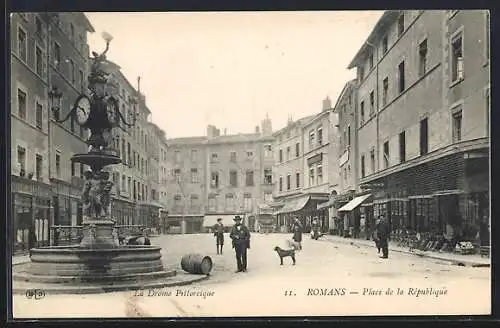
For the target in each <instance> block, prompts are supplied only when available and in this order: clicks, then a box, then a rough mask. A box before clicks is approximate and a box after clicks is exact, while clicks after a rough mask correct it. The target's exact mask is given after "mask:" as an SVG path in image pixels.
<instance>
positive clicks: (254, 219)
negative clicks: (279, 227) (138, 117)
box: [162, 118, 274, 233]
mask: <svg viewBox="0 0 500 328" xmlns="http://www.w3.org/2000/svg"><path fill="white" fill-rule="evenodd" d="M273 141H274V138H273V136H272V125H271V120H270V119H268V118H266V119H265V120H263V121H262V123H261V127H256V129H255V132H254V133H248V134H235V135H225V134H223V135H221V133H220V129H217V128H216V127H215V126H213V125H209V126H208V127H207V134H206V136H202V137H188V138H174V139H167V143H168V148H166V153H165V155H164V156H165V157H166V159H167V160H166V165H165V167H164V171H165V172H166V177H165V178H164V181H165V182H166V188H167V190H166V195H167V197H168V201H167V204H168V218H167V220H166V221H167V224H166V227H165V231H167V232H169V233H196V232H202V231H207V230H210V229H211V228H212V227H213V225H214V224H215V223H216V220H217V218H219V217H220V218H222V219H223V221H224V224H225V225H226V226H228V227H230V226H232V224H233V220H232V219H233V217H234V216H235V215H240V216H242V217H244V218H245V220H246V224H247V225H249V227H250V228H251V229H252V230H254V229H256V226H257V225H258V215H259V206H258V205H259V204H264V203H265V201H266V200H271V199H272V188H273V180H272V164H273V150H272V149H273ZM162 170H163V168H162Z"/></svg>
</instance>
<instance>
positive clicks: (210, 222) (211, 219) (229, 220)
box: [203, 214, 243, 227]
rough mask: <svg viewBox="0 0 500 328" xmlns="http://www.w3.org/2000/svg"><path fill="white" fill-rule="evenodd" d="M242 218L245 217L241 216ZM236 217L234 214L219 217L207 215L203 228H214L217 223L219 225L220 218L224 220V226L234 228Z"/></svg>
mask: <svg viewBox="0 0 500 328" xmlns="http://www.w3.org/2000/svg"><path fill="white" fill-rule="evenodd" d="M240 216H241V217H242V218H243V216H242V215H240ZM234 217H235V215H234V214H230V215H228V214H223V215H217V214H213V215H205V217H204V218H203V226H204V227H213V226H214V225H215V224H216V223H217V219H218V218H221V219H222V224H223V225H225V226H229V227H230V226H233V225H234V220H233V219H234Z"/></svg>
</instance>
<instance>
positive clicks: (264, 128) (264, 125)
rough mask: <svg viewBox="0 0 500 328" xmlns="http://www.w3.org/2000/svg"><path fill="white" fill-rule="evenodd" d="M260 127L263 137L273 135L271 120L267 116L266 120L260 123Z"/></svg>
mask: <svg viewBox="0 0 500 328" xmlns="http://www.w3.org/2000/svg"><path fill="white" fill-rule="evenodd" d="M260 126H261V134H262V135H263V136H270V135H272V134H273V125H272V122H271V119H270V118H269V116H268V115H267V114H266V118H265V119H263V120H262V122H260Z"/></svg>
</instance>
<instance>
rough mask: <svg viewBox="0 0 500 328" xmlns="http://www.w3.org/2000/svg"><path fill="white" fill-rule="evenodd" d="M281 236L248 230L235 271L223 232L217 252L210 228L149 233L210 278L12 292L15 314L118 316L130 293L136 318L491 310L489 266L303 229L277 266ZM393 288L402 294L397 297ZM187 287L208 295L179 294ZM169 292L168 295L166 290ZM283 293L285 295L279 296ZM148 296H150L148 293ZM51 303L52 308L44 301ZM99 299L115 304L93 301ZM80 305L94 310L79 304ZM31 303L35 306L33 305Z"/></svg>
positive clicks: (175, 259) (174, 261) (168, 258)
mask: <svg viewBox="0 0 500 328" xmlns="http://www.w3.org/2000/svg"><path fill="white" fill-rule="evenodd" d="M287 238H290V235H288V234H269V235H263V234H255V233H254V234H253V235H252V244H251V247H252V248H251V249H250V250H249V252H248V272H247V273H234V270H235V259H234V251H233V250H232V249H231V247H230V244H229V243H228V239H229V238H228V237H227V236H226V243H227V244H228V245H225V247H226V248H225V250H224V254H223V255H217V254H216V248H215V241H214V239H213V236H212V234H196V235H164V236H159V237H155V238H154V239H153V243H154V244H157V245H161V246H162V248H163V251H162V253H163V254H162V256H163V258H164V262H165V266H166V267H168V268H176V269H178V270H180V260H181V257H182V256H183V255H184V254H187V253H191V252H197V253H202V254H206V255H208V256H210V257H211V258H212V260H213V262H214V268H213V270H212V274H211V277H210V279H209V280H206V281H204V282H201V283H198V284H195V285H190V286H186V287H179V288H166V289H160V290H156V291H155V293H154V292H153V291H149V290H146V291H144V296H137V297H134V296H133V295H135V293H133V292H120V293H109V294H101V295H71V296H70V295H54V296H50V297H46V298H45V299H44V300H43V301H40V303H37V304H39V305H42V304H44V305H43V306H40V307H37V306H36V305H35V304H33V301H32V300H30V301H29V300H26V299H24V298H23V297H22V296H15V297H14V309H15V313H16V315H20V316H22V315H23V314H22V313H23V312H24V313H27V312H28V311H29V312H30V313H37V312H40V313H39V316H40V317H44V316H50V311H51V309H53V311H56V310H57V307H56V306H55V304H62V303H60V302H61V301H64V304H65V308H66V313H67V315H68V316H74V315H77V316H85V313H88V314H87V315H89V314H92V315H93V316H95V315H97V313H101V312H102V315H103V316H124V315H126V313H125V312H126V304H128V303H127V302H128V300H130V299H131V298H132V299H134V302H135V303H134V304H135V306H136V307H137V308H138V309H139V313H142V314H141V315H142V316H239V315H246V316H272V315H278V314H280V315H368V314H396V313H407V314H437V313H440V314H480V313H489V311H490V268H472V267H461V266H456V265H451V264H450V263H449V262H445V261H438V260H435V259H428V258H422V257H418V256H414V255H408V254H404V253H397V252H392V253H390V254H389V257H390V258H389V259H388V260H384V259H380V258H379V257H378V255H377V253H376V249H375V248H367V247H360V246H357V245H350V244H345V243H335V242H332V241H329V240H325V239H323V240H321V239H320V240H318V241H314V240H311V239H309V236H308V235H307V234H304V242H303V250H302V251H300V252H298V253H297V265H296V266H292V264H291V260H290V259H289V258H285V261H284V262H285V264H284V266H282V267H281V266H280V265H279V258H278V256H277V255H276V253H275V252H274V251H273V247H274V246H276V245H277V246H284V245H285V244H286V239H287ZM388 288H391V289H392V290H393V294H392V295H386V294H385V293H386V291H387V289H388ZM398 288H399V289H400V290H401V291H402V292H403V295H399V296H398V295H397V289H398ZM426 288H427V291H426ZM430 288H432V290H430ZM417 289H419V290H420V291H419V292H418V293H419V294H418V295H417ZM178 290H179V291H178ZM190 291H191V292H196V291H198V292H202V293H205V295H207V296H206V298H203V296H183V295H184V294H183V293H186V292H190ZM169 292H170V293H171V295H168V296H167V294H168V293H169ZM290 292H291V294H292V296H285V293H286V294H288V293H290ZM363 293H364V294H365V295H363ZM426 293H427V294H426ZM152 294H155V295H156V296H148V295H152ZM321 294H327V295H323V296H321ZM210 295H211V296H210ZM470 299H474V300H475V301H474V303H473V304H471V303H470V302H466V301H465V300H470ZM51 302H54V307H52V306H50V305H49V304H47V303H51ZM101 302H102V304H115V305H114V306H104V308H100V307H98V306H96V304H101ZM28 303H31V304H28ZM87 304H88V306H89V309H90V308H92V309H93V310H91V311H90V310H89V311H88V312H87V311H86V310H84V309H85V308H87ZM36 308H40V309H39V311H36ZM41 308H43V311H41ZM73 309H75V310H73ZM59 315H60V314H59Z"/></svg>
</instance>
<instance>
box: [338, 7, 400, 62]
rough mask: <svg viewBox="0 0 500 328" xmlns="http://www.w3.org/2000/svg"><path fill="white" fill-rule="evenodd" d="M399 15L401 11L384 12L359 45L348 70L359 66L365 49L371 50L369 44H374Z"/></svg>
mask: <svg viewBox="0 0 500 328" xmlns="http://www.w3.org/2000/svg"><path fill="white" fill-rule="evenodd" d="M400 13H401V10H386V11H385V12H384V14H383V15H382V17H380V19H379V20H378V22H377V24H375V27H374V28H373V30H372V31H371V33H370V35H368V38H367V39H366V41H365V42H363V45H361V48H360V49H359V50H358V52H357V53H356V55H355V56H354V58H353V59H352V61H351V63H350V64H349V66H347V68H348V69H351V68H354V67H356V66H357V65H358V64H359V62H360V61H361V60H362V59H363V58H364V57H365V55H366V50H367V48H368V47H370V48H371V46H370V45H369V43H373V42H375V41H376V40H377V39H378V38H379V37H380V36H381V34H382V32H385V31H386V29H387V27H388V26H389V25H390V24H392V23H393V22H394V21H395V20H396V19H397V18H398V17H399V15H400Z"/></svg>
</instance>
